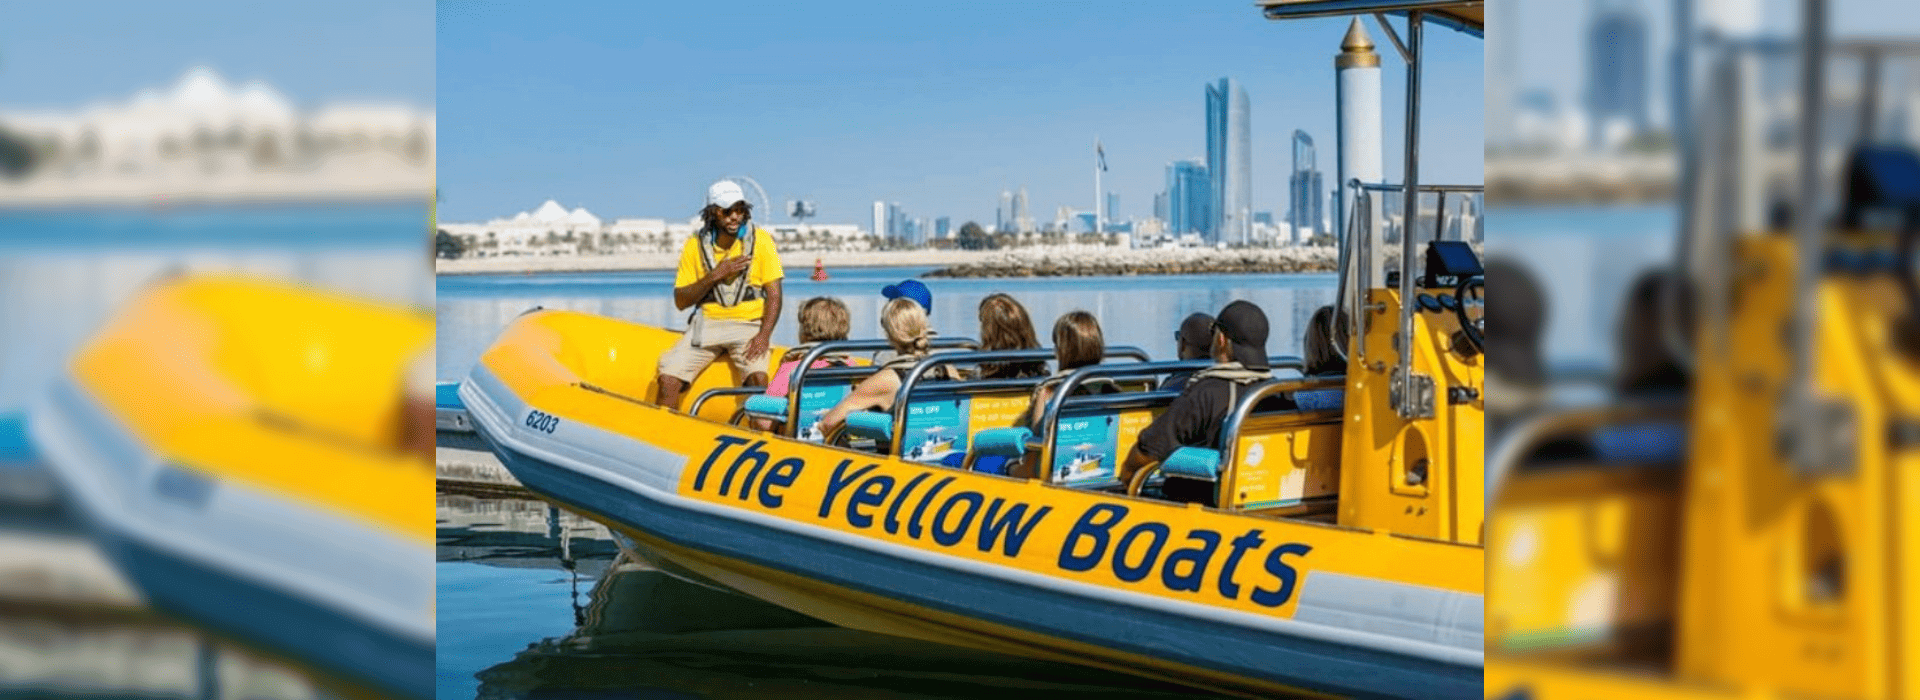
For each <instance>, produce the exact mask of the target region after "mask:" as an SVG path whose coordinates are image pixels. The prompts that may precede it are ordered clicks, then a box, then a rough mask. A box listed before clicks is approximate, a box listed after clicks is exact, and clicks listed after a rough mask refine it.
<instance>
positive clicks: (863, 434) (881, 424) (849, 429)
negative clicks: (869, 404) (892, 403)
mask: <svg viewBox="0 0 1920 700" xmlns="http://www.w3.org/2000/svg"><path fill="white" fill-rule="evenodd" d="M846 433H847V435H849V436H851V437H855V438H859V439H862V440H873V441H876V442H892V441H893V416H892V415H889V414H886V413H879V412H874V411H857V412H854V413H849V414H847V423H846Z"/></svg>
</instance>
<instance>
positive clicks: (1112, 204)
mask: <svg viewBox="0 0 1920 700" xmlns="http://www.w3.org/2000/svg"><path fill="white" fill-rule="evenodd" d="M1119 212H1120V193H1119V192H1108V193H1107V211H1106V217H1107V221H1109V222H1111V221H1114V220H1117V219H1119V218H1120V215H1119Z"/></svg>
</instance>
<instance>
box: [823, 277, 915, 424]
mask: <svg viewBox="0 0 1920 700" xmlns="http://www.w3.org/2000/svg"><path fill="white" fill-rule="evenodd" d="M880 330H882V331H884V332H885V333H886V334H887V343H888V344H890V345H892V346H893V351H894V358H893V359H892V360H889V361H887V363H886V364H884V365H882V366H881V369H880V371H878V372H874V373H873V375H872V376H869V377H867V378H866V379H865V380H862V381H861V382H860V384H859V385H858V386H855V387H854V388H853V393H850V394H847V397H846V398H844V399H841V400H840V403H838V404H835V405H834V407H833V410H830V411H827V414H826V415H824V416H821V418H820V431H821V432H822V433H827V432H831V431H832V430H833V429H835V428H837V427H839V426H840V424H841V423H845V422H846V420H847V414H848V413H852V412H854V411H864V410H868V409H879V410H882V411H887V410H892V409H893V400H894V395H895V394H896V393H898V392H899V391H900V386H901V384H902V383H904V382H905V381H906V378H907V372H909V371H911V370H912V369H913V366H914V365H915V364H917V363H919V362H920V360H921V359H923V358H925V357H926V356H927V348H928V346H929V344H930V343H931V342H932V340H933V338H932V334H931V333H930V332H929V331H928V330H927V312H926V309H925V308H924V307H922V306H920V304H919V302H916V301H914V300H912V299H907V298H901V299H894V300H893V301H890V302H887V305H886V307H885V308H883V309H881V311H880Z"/></svg>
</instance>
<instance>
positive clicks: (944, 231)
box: [933, 216, 953, 238]
mask: <svg viewBox="0 0 1920 700" xmlns="http://www.w3.org/2000/svg"><path fill="white" fill-rule="evenodd" d="M952 228H953V220H952V219H949V218H947V217H944V216H942V217H940V218H938V219H934V220H933V235H934V236H935V237H938V238H946V237H948V236H951V235H952Z"/></svg>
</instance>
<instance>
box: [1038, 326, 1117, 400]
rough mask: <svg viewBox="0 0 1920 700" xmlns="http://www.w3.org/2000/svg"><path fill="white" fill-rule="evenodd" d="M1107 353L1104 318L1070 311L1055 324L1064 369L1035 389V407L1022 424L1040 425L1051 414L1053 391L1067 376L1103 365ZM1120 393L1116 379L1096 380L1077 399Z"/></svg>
mask: <svg viewBox="0 0 1920 700" xmlns="http://www.w3.org/2000/svg"><path fill="white" fill-rule="evenodd" d="M1106 354H1107V340H1106V336H1105V335H1104V334H1102V333H1101V332H1100V319H1097V318H1094V317H1093V314H1090V313H1087V312H1085V311H1070V312H1068V313H1067V314H1066V315H1064V316H1061V317H1060V320H1058V321H1055V322H1054V323H1053V357H1054V360H1055V361H1056V362H1057V363H1058V364H1059V365H1060V369H1059V370H1057V371H1055V372H1054V373H1053V376H1051V377H1048V378H1047V379H1046V380H1045V381H1042V382H1040V385H1039V386H1036V387H1034V388H1033V405H1032V406H1030V407H1029V408H1028V409H1027V418H1026V422H1024V423H1022V424H1021V425H1038V424H1039V423H1040V418H1041V416H1043V415H1045V414H1046V412H1047V402H1048V401H1052V400H1053V392H1054V390H1055V389H1057V388H1059V386H1060V383H1061V382H1063V381H1066V379H1067V375H1069V374H1073V371H1074V370H1076V369H1080V368H1081V367H1085V366H1087V365H1097V364H1100V359H1101V358H1102V357H1105V356H1106ZM1118 391H1120V387H1119V386H1118V385H1116V384H1114V383H1113V380H1111V379H1106V378H1103V377H1099V378H1094V379H1092V380H1090V381H1088V382H1086V383H1083V384H1081V385H1080V386H1079V387H1078V388H1076V389H1075V390H1074V395H1075V396H1082V395H1086V394H1112V393H1115V392H1118Z"/></svg>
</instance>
